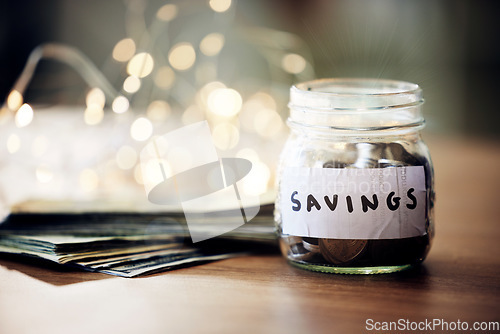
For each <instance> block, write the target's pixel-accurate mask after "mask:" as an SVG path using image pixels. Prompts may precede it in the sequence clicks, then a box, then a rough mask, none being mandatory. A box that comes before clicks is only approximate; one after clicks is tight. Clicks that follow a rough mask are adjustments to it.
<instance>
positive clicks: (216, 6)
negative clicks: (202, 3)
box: [208, 0, 231, 13]
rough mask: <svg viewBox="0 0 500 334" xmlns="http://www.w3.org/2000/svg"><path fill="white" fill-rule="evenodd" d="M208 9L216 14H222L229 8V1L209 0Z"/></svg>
mask: <svg viewBox="0 0 500 334" xmlns="http://www.w3.org/2000/svg"><path fill="white" fill-rule="evenodd" d="M208 4H209V5H210V8H212V10H213V11H215V12H217V13H223V12H225V11H227V10H228V9H229V7H231V0H210V1H209V2H208Z"/></svg>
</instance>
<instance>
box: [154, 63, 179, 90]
mask: <svg viewBox="0 0 500 334" xmlns="http://www.w3.org/2000/svg"><path fill="white" fill-rule="evenodd" d="M154 81H155V84H156V86H157V87H158V88H161V89H165V90H167V89H170V88H171V87H172V85H173V84H174V81H175V72H174V71H173V70H172V69H171V68H170V67H169V66H162V67H160V68H159V69H158V71H156V75H155V78H154Z"/></svg>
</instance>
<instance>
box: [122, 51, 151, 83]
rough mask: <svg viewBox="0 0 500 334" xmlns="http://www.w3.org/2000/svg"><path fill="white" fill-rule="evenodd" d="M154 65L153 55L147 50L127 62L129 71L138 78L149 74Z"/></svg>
mask: <svg viewBox="0 0 500 334" xmlns="http://www.w3.org/2000/svg"><path fill="white" fill-rule="evenodd" d="M153 67H154V60H153V57H152V56H151V55H150V54H149V53H147V52H141V53H138V54H136V55H135V56H133V57H132V59H130V61H129V62H128V64H127V73H128V74H129V75H133V76H135V77H138V78H144V77H146V76H148V75H149V74H150V73H151V72H152V71H153Z"/></svg>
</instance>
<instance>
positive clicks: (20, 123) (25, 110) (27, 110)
mask: <svg viewBox="0 0 500 334" xmlns="http://www.w3.org/2000/svg"><path fill="white" fill-rule="evenodd" d="M32 120H33V109H32V108H31V106H30V105H29V104H27V103H25V104H23V105H22V106H21V107H20V108H19V109H18V110H17V112H16V117H15V122H16V126H17V127H18V128H22V127H25V126H27V125H29V124H30V123H31V121H32Z"/></svg>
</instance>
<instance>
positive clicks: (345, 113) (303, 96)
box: [289, 78, 424, 131]
mask: <svg viewBox="0 0 500 334" xmlns="http://www.w3.org/2000/svg"><path fill="white" fill-rule="evenodd" d="M423 102H424V99H423V95H422V89H421V88H420V87H419V86H418V85H417V84H414V83H410V82H406V81H397V80H388V79H370V78H330V79H317V80H312V81H306V82H303V83H299V84H296V85H294V86H292V87H291V88H290V103H289V107H290V119H289V121H290V122H292V123H293V124H296V125H304V126H307V127H309V128H310V127H318V128H330V129H337V130H340V129H345V130H350V131H359V130H360V129H364V130H368V131H372V130H380V129H388V128H398V127H408V126H410V127H415V126H416V127H420V125H423V124H424V119H423V116H422V108H421V105H422V104H423Z"/></svg>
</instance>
